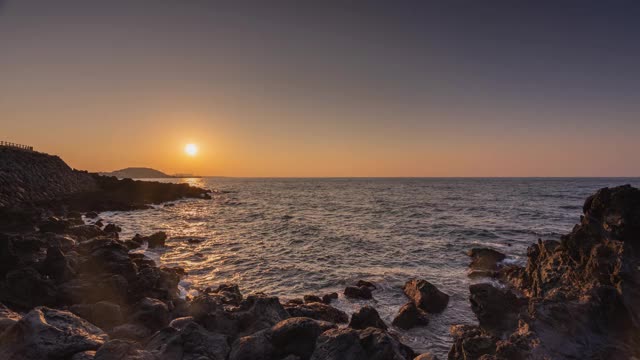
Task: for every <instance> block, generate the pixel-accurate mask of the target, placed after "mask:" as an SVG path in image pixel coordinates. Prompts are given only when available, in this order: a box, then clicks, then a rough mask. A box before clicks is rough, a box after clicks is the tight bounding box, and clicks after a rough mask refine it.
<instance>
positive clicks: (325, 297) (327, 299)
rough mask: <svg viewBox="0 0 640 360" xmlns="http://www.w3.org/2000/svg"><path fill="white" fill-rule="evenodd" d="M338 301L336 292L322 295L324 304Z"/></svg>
mask: <svg viewBox="0 0 640 360" xmlns="http://www.w3.org/2000/svg"><path fill="white" fill-rule="evenodd" d="M337 299H338V293H336V292H333V293H330V294H325V295H322V302H323V303H325V304H331V302H332V301H333V300H337Z"/></svg>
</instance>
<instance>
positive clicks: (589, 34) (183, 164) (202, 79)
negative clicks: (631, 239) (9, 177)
mask: <svg viewBox="0 0 640 360" xmlns="http://www.w3.org/2000/svg"><path fill="white" fill-rule="evenodd" d="M524 3H525V2H515V1H492V0H488V1H447V2H445V1H377V0H368V1H365V0H361V1H358V0H351V1H349V0H343V1H331V0H328V1H279V0H274V1H268V2H267V1H253V2H249V1H242V0H240V1H204V0H190V1H179V0H175V1H167V0H155V1H144V0H138V1H122V0H110V1H97V0H96V1H68V0H56V1H51V0H42V1H34V0H4V1H3V0H0V138H1V140H5V141H13V142H16V143H23V144H28V145H32V146H34V147H35V148H36V149H37V150H40V151H43V152H47V153H52V154H57V155H60V156H61V157H62V158H63V159H64V160H65V161H66V162H67V163H68V164H69V165H70V166H72V167H74V168H78V169H86V170H90V171H110V170H115V169H119V168H124V167H129V166H147V167H153V168H156V169H159V170H162V171H165V172H167V173H196V174H200V175H220V176H259V177H271V176H277V177H316V176H317V177H343V176H344V177H346V176H363V177H368V176H380V177H395V176H398V177H400V176H412V177H414V176H415V177H422V176H424V177H428V176H445V177H448V176H471V177H475V176H478V177H484V176H640V162H639V161H638V154H640V141H639V139H640V20H639V19H640V4H638V2H637V1H615V0H614V1H598V2H595V1H586V0H582V1H569V0H566V1H535V2H527V3H528V4H524ZM188 143H194V144H197V145H198V148H199V152H198V154H197V156H193V157H191V156H188V155H186V154H185V153H184V151H183V149H184V147H185V144H188Z"/></svg>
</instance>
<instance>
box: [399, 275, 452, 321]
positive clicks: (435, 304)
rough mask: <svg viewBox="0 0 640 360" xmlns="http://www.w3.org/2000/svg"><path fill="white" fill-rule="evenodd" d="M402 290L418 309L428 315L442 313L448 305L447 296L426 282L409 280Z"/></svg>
mask: <svg viewBox="0 0 640 360" xmlns="http://www.w3.org/2000/svg"><path fill="white" fill-rule="evenodd" d="M403 290H404V293H405V295H407V297H409V299H411V301H413V303H414V304H416V306H417V307H418V308H420V309H422V310H423V311H426V312H428V313H439V312H442V311H444V309H446V308H447V305H448V304H449V295H447V294H445V293H443V292H442V291H440V290H438V288H437V287H435V285H433V284H431V283H430V282H428V281H426V280H409V281H407V283H406V284H405V285H404V288H403Z"/></svg>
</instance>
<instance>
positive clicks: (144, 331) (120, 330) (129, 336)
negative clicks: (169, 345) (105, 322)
mask: <svg viewBox="0 0 640 360" xmlns="http://www.w3.org/2000/svg"><path fill="white" fill-rule="evenodd" d="M152 334H153V333H152V332H151V330H149V329H148V328H147V327H146V326H144V325H140V324H131V323H127V324H122V325H118V326H116V327H114V328H113V329H111V331H109V336H110V337H111V338H112V339H123V340H133V341H142V340H144V339H146V338H148V337H149V336H151V335H152Z"/></svg>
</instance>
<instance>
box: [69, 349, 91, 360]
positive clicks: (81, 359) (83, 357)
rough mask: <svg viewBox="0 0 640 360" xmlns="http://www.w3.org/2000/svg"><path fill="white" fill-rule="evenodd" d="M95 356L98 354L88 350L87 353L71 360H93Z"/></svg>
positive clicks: (82, 353) (75, 356)
mask: <svg viewBox="0 0 640 360" xmlns="http://www.w3.org/2000/svg"><path fill="white" fill-rule="evenodd" d="M95 356H96V352H95V351H94V350H87V351H83V352H79V353H77V354H74V355H73V356H72V357H71V360H93V359H94V358H95Z"/></svg>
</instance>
